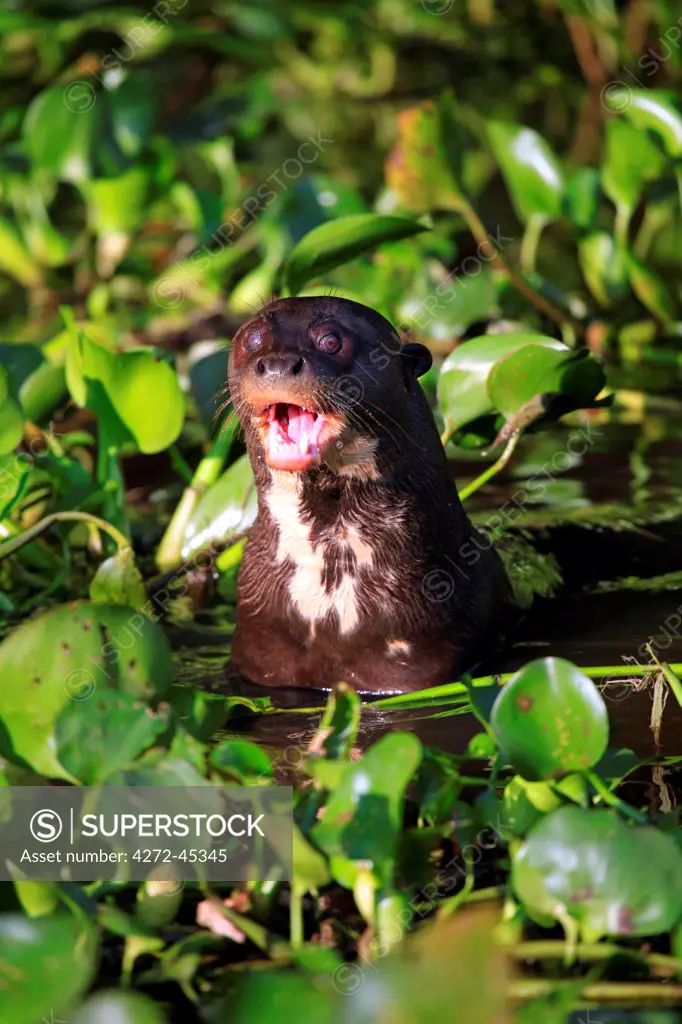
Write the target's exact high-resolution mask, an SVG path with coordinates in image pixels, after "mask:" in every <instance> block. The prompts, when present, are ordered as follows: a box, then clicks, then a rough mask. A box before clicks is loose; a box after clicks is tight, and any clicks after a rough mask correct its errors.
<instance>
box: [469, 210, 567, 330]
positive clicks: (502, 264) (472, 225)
mask: <svg viewBox="0 0 682 1024" xmlns="http://www.w3.org/2000/svg"><path fill="white" fill-rule="evenodd" d="M459 213H460V214H461V216H462V217H463V218H464V220H465V221H466V224H467V227H468V228H469V230H470V231H471V233H472V235H473V236H474V238H475V239H476V241H477V242H478V244H479V245H483V244H484V243H487V244H488V245H491V242H490V238H489V235H488V232H487V231H486V228H485V224H484V223H483V221H482V220H481V218H480V217H479V216H478V214H477V213H476V210H475V209H474V208H473V206H472V205H471V204H470V203H468V202H467V201H466V200H464V201H462V203H461V204H460V207H459ZM491 262H492V264H493V266H495V265H497V266H498V267H499V268H500V269H501V270H504V272H505V273H506V275H507V277H508V278H509V280H510V281H511V283H512V284H513V285H514V287H515V288H516V289H517V291H519V292H521V294H522V295H523V296H524V298H526V299H528V301H529V302H530V303H531V304H532V305H533V306H535V308H536V309H537V310H539V311H540V312H541V313H544V314H545V316H546V317H549V319H550V320H553V321H554V323H555V324H559V326H563V325H564V324H569V325H570V326H571V327H572V328H573V330H574V331H577V332H578V333H579V334H582V333H583V332H584V328H583V325H582V324H581V323H580V322H579V321H578V320H576V319H575V317H573V316H571V314H570V313H565V312H563V310H561V309H557V308H556V307H555V306H553V305H552V303H551V302H549V301H548V300H547V299H546V298H545V297H544V296H543V295H540V293H539V292H536V291H535V289H534V288H533V287H532V285H530V284H529V283H528V281H526V279H525V278H524V277H522V276H521V274H519V273H518V272H517V271H516V270H514V268H513V267H512V266H510V265H509V263H507V261H506V260H505V258H504V256H502V255H501V253H500V251H499V249H495V250H494V258H493V260H492V261H491Z"/></svg>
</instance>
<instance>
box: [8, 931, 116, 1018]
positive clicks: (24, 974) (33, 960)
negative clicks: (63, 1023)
mask: <svg viewBox="0 0 682 1024" xmlns="http://www.w3.org/2000/svg"><path fill="white" fill-rule="evenodd" d="M96 952H97V935H96V933H95V932H94V931H85V930H83V928H82V926H81V925H80V924H79V923H78V920H77V919H76V918H74V917H72V916H70V915H67V914H55V915H50V916H49V917H39V918H33V919H31V918H28V917H25V916H19V915H18V914H0V963H2V965H3V986H2V994H1V995H0V1006H1V1007H2V1017H3V1020H5V1021H7V1022H8V1024H9V1021H11V1022H12V1024H36V1021H40V1020H51V1021H56V1020H58V1019H59V1018H66V1017H70V1015H71V1011H72V1010H73V1008H74V1005H75V1003H76V1002H77V1000H78V999H79V998H80V996H81V995H82V993H83V992H85V991H87V989H88V987H89V985H90V983H91V981H92V978H93V975H94V972H95V960H96Z"/></svg>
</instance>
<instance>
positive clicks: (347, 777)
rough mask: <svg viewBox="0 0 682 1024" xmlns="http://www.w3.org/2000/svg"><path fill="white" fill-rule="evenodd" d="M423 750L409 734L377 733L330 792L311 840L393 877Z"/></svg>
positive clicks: (387, 878)
mask: <svg viewBox="0 0 682 1024" xmlns="http://www.w3.org/2000/svg"><path fill="white" fill-rule="evenodd" d="M421 755H422V749H421V744H420V742H419V740H418V739H417V737H416V736H414V735H413V734H412V733H404V732H394V733H390V734H389V735H387V736H382V738H381V739H380V740H378V742H377V743H375V744H374V745H373V746H372V747H371V748H370V749H369V750H368V751H367V753H366V754H365V755H364V757H362V758H361V760H359V761H356V762H355V763H353V764H351V765H350V766H349V767H348V769H347V771H346V772H345V773H344V775H343V776H342V778H341V781H340V783H339V785H338V786H337V788H336V789H335V790H334V792H333V793H332V794H331V796H330V798H329V801H328V803H327V807H326V809H325V813H324V817H323V818H322V819H321V820H320V821H318V822H317V823H316V824H315V825H314V826H313V828H312V830H311V839H312V840H313V841H314V842H315V843H316V845H317V846H319V847H320V849H322V850H324V852H325V853H326V854H327V855H328V856H330V857H338V858H343V859H345V860H352V861H366V862H368V864H371V865H373V866H374V871H375V872H376V873H378V874H379V875H380V877H382V878H383V879H384V882H385V883H386V884H388V883H389V882H390V880H391V879H392V875H393V868H394V860H395V856H396V850H397V843H398V834H399V830H400V828H401V824H402V808H403V800H404V795H405V789H406V788H407V785H408V783H409V781H410V779H411V778H412V776H413V775H414V773H415V772H416V770H417V768H418V767H419V762H420V760H421Z"/></svg>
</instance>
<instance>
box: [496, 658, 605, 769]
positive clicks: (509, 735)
mask: <svg viewBox="0 0 682 1024" xmlns="http://www.w3.org/2000/svg"><path fill="white" fill-rule="evenodd" d="M490 724H491V726H492V728H493V732H494V733H495V737H496V739H497V742H498V743H499V745H500V747H501V748H502V750H503V752H504V754H505V756H506V757H507V759H508V760H509V762H510V763H511V764H512V766H513V767H514V769H515V770H516V771H517V772H518V774H519V775H521V776H522V777H523V778H524V779H529V780H530V781H539V780H542V779H553V778H558V777H560V776H562V775H567V774H568V773H569V772H574V771H580V770H581V769H586V768H592V767H593V765H595V764H596V763H597V762H598V761H599V760H600V759H601V757H602V756H603V754H604V751H605V750H606V746H607V743H608V739H609V720H608V714H607V711H606V705H605V704H604V701H603V700H602V697H601V694H600V693H599V691H598V689H597V687H596V686H595V685H594V683H593V682H592V680H591V679H588V677H587V676H586V675H584V674H583V673H582V672H581V671H580V669H579V668H576V666H575V665H573V664H571V662H570V661H565V660H564V659H563V658H541V659H538V660H537V661H531V662H530V663H529V664H528V665H525V666H524V667H523V668H522V669H519V671H518V672H516V673H515V674H514V675H513V676H512V678H511V679H510V680H509V682H508V683H507V685H506V686H504V687H503V688H502V690H501V691H500V694H499V696H498V697H497V699H496V701H495V704H494V705H493V710H492V715H491V719H490Z"/></svg>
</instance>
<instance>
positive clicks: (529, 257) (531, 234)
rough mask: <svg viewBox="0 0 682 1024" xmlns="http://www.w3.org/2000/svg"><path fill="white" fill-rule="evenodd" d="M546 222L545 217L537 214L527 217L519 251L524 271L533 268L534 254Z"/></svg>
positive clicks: (529, 270)
mask: <svg viewBox="0 0 682 1024" xmlns="http://www.w3.org/2000/svg"><path fill="white" fill-rule="evenodd" d="M546 223H547V222H546V220H545V218H544V217H541V216H538V215H537V214H536V215H534V216H532V217H529V218H528V223H527V224H526V230H525V231H524V232H523V238H522V239H521V249H520V251H519V263H520V264H521V267H522V269H523V270H525V271H526V273H528V272H532V271H534V270H535V256H536V253H537V249H538V245H539V243H540V237H541V235H542V232H543V230H544V228H545V224H546Z"/></svg>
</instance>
